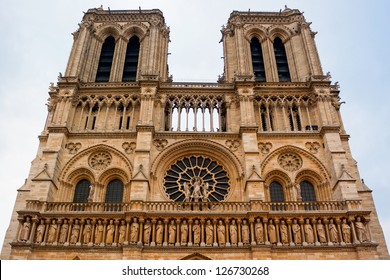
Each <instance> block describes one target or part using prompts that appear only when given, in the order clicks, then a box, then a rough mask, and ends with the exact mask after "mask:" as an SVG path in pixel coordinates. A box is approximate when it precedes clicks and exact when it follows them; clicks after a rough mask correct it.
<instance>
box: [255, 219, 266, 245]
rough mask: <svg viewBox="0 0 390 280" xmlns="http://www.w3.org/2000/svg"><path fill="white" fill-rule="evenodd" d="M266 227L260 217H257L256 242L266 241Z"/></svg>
mask: <svg viewBox="0 0 390 280" xmlns="http://www.w3.org/2000/svg"><path fill="white" fill-rule="evenodd" d="M263 235H264V228H263V223H262V222H261V220H260V219H259V218H257V219H256V224H255V238H256V243H257V244H260V243H263V242H264V238H263Z"/></svg>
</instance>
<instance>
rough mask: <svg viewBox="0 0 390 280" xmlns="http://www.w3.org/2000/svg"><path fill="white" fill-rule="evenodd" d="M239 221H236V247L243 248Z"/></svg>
mask: <svg viewBox="0 0 390 280" xmlns="http://www.w3.org/2000/svg"><path fill="white" fill-rule="evenodd" d="M241 222H242V221H241V219H237V232H238V240H237V245H238V246H243V245H244V244H243V243H242V232H241V230H242V228H241Z"/></svg>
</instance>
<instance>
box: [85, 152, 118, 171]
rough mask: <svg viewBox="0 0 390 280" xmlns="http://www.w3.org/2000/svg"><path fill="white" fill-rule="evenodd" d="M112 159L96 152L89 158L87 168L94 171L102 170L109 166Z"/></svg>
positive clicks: (107, 155) (105, 153) (108, 155)
mask: <svg viewBox="0 0 390 280" xmlns="http://www.w3.org/2000/svg"><path fill="white" fill-rule="evenodd" d="M111 160H112V157H111V155H110V154H109V153H107V152H97V153H94V154H92V155H91V156H90V157H89V161H88V163H89V166H91V167H92V168H93V169H95V170H103V169H105V168H107V167H108V166H109V165H110V164H111Z"/></svg>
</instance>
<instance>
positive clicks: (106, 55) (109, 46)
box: [96, 36, 115, 82]
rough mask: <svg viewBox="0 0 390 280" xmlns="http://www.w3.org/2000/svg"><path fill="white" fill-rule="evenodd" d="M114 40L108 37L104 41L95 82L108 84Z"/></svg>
mask: <svg viewBox="0 0 390 280" xmlns="http://www.w3.org/2000/svg"><path fill="white" fill-rule="evenodd" d="M114 50H115V39H114V38H113V37H112V36H109V37H107V38H106V40H104V43H103V46H102V51H101V53H100V59H99V65H98V69H97V73H96V82H108V81H109V80H110V73H111V67H112V59H113V57H114Z"/></svg>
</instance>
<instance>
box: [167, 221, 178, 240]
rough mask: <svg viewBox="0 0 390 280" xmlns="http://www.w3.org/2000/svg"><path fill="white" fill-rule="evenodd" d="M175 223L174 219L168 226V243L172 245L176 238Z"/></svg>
mask: <svg viewBox="0 0 390 280" xmlns="http://www.w3.org/2000/svg"><path fill="white" fill-rule="evenodd" d="M176 229H177V227H176V223H175V221H174V220H172V221H171V223H170V224H169V227H168V244H169V245H174V244H175V239H176Z"/></svg>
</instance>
